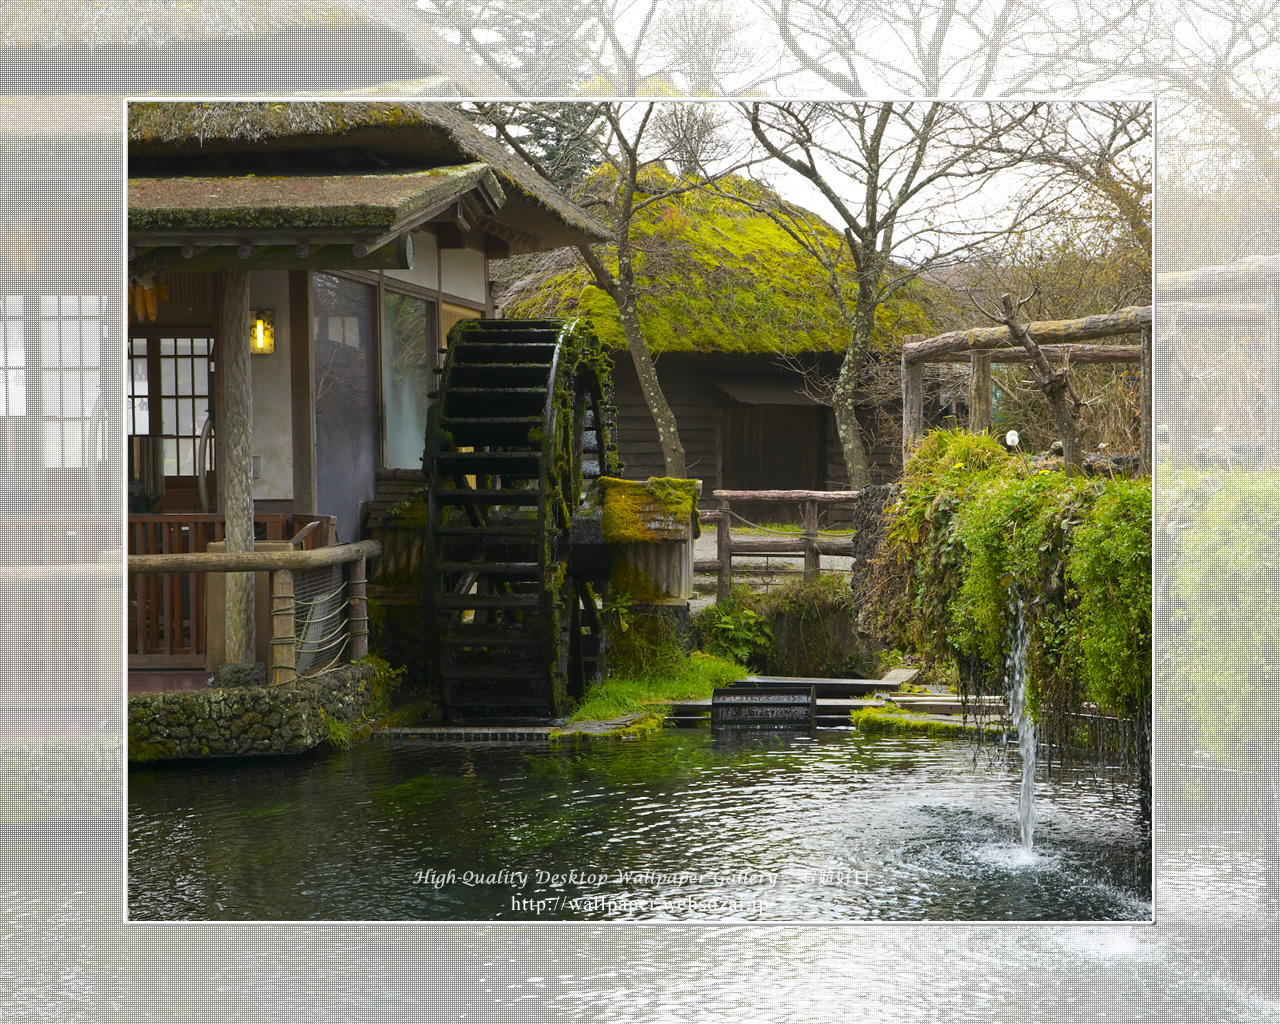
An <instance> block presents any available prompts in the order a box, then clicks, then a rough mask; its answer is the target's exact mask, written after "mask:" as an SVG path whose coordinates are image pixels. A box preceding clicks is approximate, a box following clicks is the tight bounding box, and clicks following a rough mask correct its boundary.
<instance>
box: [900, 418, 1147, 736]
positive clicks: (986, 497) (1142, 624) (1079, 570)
mask: <svg viewBox="0 0 1280 1024" xmlns="http://www.w3.org/2000/svg"><path fill="white" fill-rule="evenodd" d="M886 516H887V518H888V522H887V524H886V538H887V542H886V544H885V547H884V549H883V550H882V552H881V554H880V557H879V560H878V565H877V574H878V576H879V577H880V579H879V581H878V582H879V586H878V591H879V593H880V594H881V595H882V600H883V605H882V608H881V612H880V627H881V631H882V633H884V634H885V636H884V637H883V639H885V640H887V641H888V642H889V643H890V644H891V645H892V646H895V647H900V648H901V649H903V650H906V651H911V652H913V653H914V654H915V655H916V656H917V657H919V658H921V659H922V660H923V661H924V662H925V663H926V664H927V665H929V666H931V667H932V668H933V669H934V670H935V672H940V673H944V674H945V673H954V676H955V678H956V680H957V682H958V684H959V687H960V689H961V692H971V693H980V692H992V691H998V690H999V688H1000V686H1001V685H1002V681H1003V676H1004V662H1005V657H1006V654H1007V652H1008V650H1009V646H1010V639H1011V637H1010V633H1011V630H1010V622H1011V618H1012V615H1013V606H1014V603H1015V602H1016V601H1019V600H1020V601H1021V602H1022V606H1023V609H1024V614H1025V616H1026V620H1027V624H1028V627H1029V629H1030V647H1029V650H1028V656H1027V672H1028V683H1029V687H1030V694H1031V696H1030V703H1031V707H1032V709H1033V713H1034V714H1035V715H1036V717H1037V718H1038V719H1039V720H1040V722H1041V723H1042V725H1045V726H1048V727H1049V729H1050V733H1049V735H1047V736H1046V738H1047V739H1050V740H1051V741H1052V740H1054V739H1055V736H1054V735H1053V733H1054V732H1055V731H1057V730H1062V735H1061V736H1059V737H1056V738H1058V739H1063V738H1065V736H1066V732H1065V730H1066V729H1067V728H1069V726H1068V725H1067V723H1066V721H1065V717H1064V716H1065V715H1067V714H1072V713H1075V712H1078V711H1079V710H1080V707H1081V705H1082V704H1083V703H1084V702H1086V701H1087V702H1091V703H1094V704H1096V705H1097V706H1098V707H1100V708H1102V709H1104V710H1107V711H1114V712H1116V713H1117V714H1118V715H1120V716H1121V717H1125V718H1138V717H1145V716H1148V715H1149V714H1150V694H1151V484H1150V480H1149V478H1141V479H1125V478H1120V477H1117V478H1115V479H1111V478H1102V479H1088V478H1085V477H1074V478H1068V477H1066V476H1064V475H1063V474H1062V473H1061V472H1060V471H1058V470H1053V469H1037V468H1036V467H1035V466H1034V465H1033V464H1032V463H1030V462H1028V461H1026V460H1024V459H1023V458H1021V457H1019V456H1012V455H1010V454H1008V453H1007V452H1006V451H1005V450H1004V448H1003V447H1002V446H1001V445H1000V443H999V442H998V441H996V440H995V439H994V438H992V437H988V436H984V435H975V434H970V433H968V432H967V431H945V430H937V431H934V432H932V433H930V434H929V435H928V436H927V437H926V438H925V439H924V440H923V441H922V443H921V444H920V445H919V447H918V448H917V450H916V451H915V452H914V453H913V455H912V458H911V460H910V461H909V463H908V465H907V467H906V471H905V473H904V474H903V487H902V493H901V496H900V497H899V499H898V501H897V502H895V503H894V504H893V505H891V506H889V508H888V509H887V510H886Z"/></svg>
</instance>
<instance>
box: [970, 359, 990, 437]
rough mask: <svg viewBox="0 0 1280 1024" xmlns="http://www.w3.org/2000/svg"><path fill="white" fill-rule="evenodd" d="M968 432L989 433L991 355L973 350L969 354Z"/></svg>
mask: <svg viewBox="0 0 1280 1024" xmlns="http://www.w3.org/2000/svg"><path fill="white" fill-rule="evenodd" d="M969 369H970V372H969V430H970V431H972V432H973V433H975V434H987V433H990V432H991V427H992V412H991V353H990V352H988V351H979V350H978V349H974V350H973V351H972V352H970V353H969Z"/></svg>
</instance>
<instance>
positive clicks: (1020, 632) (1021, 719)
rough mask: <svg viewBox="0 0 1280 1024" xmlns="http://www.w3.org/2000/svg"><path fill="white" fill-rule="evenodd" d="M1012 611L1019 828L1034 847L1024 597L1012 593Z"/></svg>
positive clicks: (1010, 665)
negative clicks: (1019, 777)
mask: <svg viewBox="0 0 1280 1024" xmlns="http://www.w3.org/2000/svg"><path fill="white" fill-rule="evenodd" d="M1009 605H1010V611H1011V613H1012V615H1011V618H1010V622H1009V630H1010V633H1011V640H1012V643H1010V645H1009V657H1008V659H1007V661H1006V662H1005V675H1004V688H1005V693H1006V694H1007V695H1008V697H1009V714H1010V716H1011V717H1012V718H1013V721H1014V724H1015V725H1016V726H1017V729H1018V752H1019V753H1020V754H1021V755H1022V786H1021V788H1020V789H1019V790H1018V830H1019V832H1020V833H1021V836H1022V848H1023V849H1024V850H1030V849H1031V833H1032V832H1033V831H1034V830H1035V827H1036V794H1035V782H1036V726H1035V723H1034V722H1033V721H1031V715H1030V713H1029V712H1028V711H1027V645H1028V644H1029V643H1030V641H1031V630H1030V628H1029V627H1028V626H1027V617H1026V615H1025V614H1024V612H1025V605H1024V604H1023V601H1022V598H1021V597H1018V596H1017V595H1016V594H1012V593H1011V594H1010V598H1009Z"/></svg>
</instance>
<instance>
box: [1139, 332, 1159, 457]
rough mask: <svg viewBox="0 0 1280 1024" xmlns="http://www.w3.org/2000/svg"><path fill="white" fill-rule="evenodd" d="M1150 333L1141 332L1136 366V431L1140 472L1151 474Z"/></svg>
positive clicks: (1153, 420) (1153, 421)
mask: <svg viewBox="0 0 1280 1024" xmlns="http://www.w3.org/2000/svg"><path fill="white" fill-rule="evenodd" d="M1151 331H1152V328H1151V327H1149V328H1147V329H1146V330H1145V331H1143V332H1142V356H1141V362H1140V363H1139V364H1138V365H1139V367H1140V368H1141V371H1140V373H1141V376H1140V380H1141V387H1142V393H1141V397H1140V400H1139V413H1138V429H1139V431H1140V432H1141V434H1142V436H1141V438H1140V440H1141V442H1142V444H1141V447H1140V448H1139V451H1140V452H1141V454H1142V472H1144V473H1151V472H1153V470H1154V467H1155V464H1156V463H1155V455H1156V448H1155V436H1156V434H1155V418H1154V416H1153V414H1152V413H1153V408H1154V407H1153V406H1152V403H1151V399H1152V396H1153V395H1154V392H1153V391H1152V387H1153V384H1154V382H1153V381H1152V379H1151V375H1152V369H1151V364H1152V360H1151Z"/></svg>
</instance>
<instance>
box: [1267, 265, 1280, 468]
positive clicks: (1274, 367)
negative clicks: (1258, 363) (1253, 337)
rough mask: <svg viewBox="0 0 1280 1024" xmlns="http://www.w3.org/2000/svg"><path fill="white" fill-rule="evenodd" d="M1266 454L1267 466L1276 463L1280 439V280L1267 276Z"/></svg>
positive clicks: (1273, 276)
mask: <svg viewBox="0 0 1280 1024" xmlns="http://www.w3.org/2000/svg"><path fill="white" fill-rule="evenodd" d="M1266 358H1267V369H1266V374H1267V375H1266V411H1267V454H1266V465H1267V467H1268V468H1270V467H1272V466H1274V465H1275V464H1276V443H1277V441H1280V420H1277V417H1280V280H1278V279H1277V278H1276V276H1275V275H1274V274H1272V275H1269V276H1268V277H1267V357H1266Z"/></svg>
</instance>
